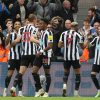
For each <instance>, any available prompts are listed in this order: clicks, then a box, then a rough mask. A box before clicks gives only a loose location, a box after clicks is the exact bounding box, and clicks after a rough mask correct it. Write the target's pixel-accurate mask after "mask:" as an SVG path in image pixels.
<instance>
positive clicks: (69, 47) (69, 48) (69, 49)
mask: <svg viewBox="0 0 100 100" xmlns="http://www.w3.org/2000/svg"><path fill="white" fill-rule="evenodd" d="M71 35H72V31H70V33H69V37H68V38H71ZM70 53H71V44H69V45H68V60H71V58H70Z"/></svg>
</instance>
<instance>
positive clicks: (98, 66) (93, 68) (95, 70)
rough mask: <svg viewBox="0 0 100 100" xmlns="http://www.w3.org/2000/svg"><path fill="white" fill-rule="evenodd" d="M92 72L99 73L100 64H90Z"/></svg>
mask: <svg viewBox="0 0 100 100" xmlns="http://www.w3.org/2000/svg"><path fill="white" fill-rule="evenodd" d="M92 72H97V73H99V72H100V65H96V64H93V66H92Z"/></svg>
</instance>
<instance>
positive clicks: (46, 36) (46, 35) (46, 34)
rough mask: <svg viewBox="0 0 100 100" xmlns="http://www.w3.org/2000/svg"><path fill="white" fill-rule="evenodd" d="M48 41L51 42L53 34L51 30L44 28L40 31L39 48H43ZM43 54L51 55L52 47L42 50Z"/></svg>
mask: <svg viewBox="0 0 100 100" xmlns="http://www.w3.org/2000/svg"><path fill="white" fill-rule="evenodd" d="M48 43H53V34H52V32H51V31H48V30H45V31H41V39H40V49H41V50H43V49H45V48H46V47H47V46H48ZM43 55H45V56H47V57H51V56H52V49H50V50H48V51H46V52H43Z"/></svg>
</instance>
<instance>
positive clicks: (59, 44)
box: [58, 34, 64, 48]
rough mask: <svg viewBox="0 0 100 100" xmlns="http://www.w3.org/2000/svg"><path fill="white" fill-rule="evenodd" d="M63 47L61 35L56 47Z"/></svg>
mask: <svg viewBox="0 0 100 100" xmlns="http://www.w3.org/2000/svg"><path fill="white" fill-rule="evenodd" d="M63 46H64V43H63V34H61V36H60V40H59V42H58V47H59V48H62V47H63Z"/></svg>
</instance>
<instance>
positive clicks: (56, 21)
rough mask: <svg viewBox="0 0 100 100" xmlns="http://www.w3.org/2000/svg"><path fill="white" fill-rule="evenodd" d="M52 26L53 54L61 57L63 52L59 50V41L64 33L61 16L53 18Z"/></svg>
mask: <svg viewBox="0 0 100 100" xmlns="http://www.w3.org/2000/svg"><path fill="white" fill-rule="evenodd" d="M51 25H52V28H53V53H54V56H61V52H60V51H61V50H60V48H58V41H59V38H60V35H61V33H62V31H63V19H62V18H61V17H59V16H56V17H53V18H52V20H51Z"/></svg>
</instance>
